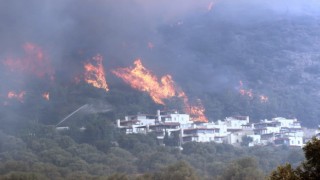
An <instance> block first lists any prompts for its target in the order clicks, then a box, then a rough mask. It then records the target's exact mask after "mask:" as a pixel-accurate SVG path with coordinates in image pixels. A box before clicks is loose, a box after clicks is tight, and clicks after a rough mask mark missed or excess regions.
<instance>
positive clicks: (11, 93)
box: [7, 91, 26, 102]
mask: <svg viewBox="0 0 320 180" xmlns="http://www.w3.org/2000/svg"><path fill="white" fill-rule="evenodd" d="M25 95H26V92H25V91H21V92H20V93H16V92H14V91H9V92H8V96H7V97H8V98H9V99H17V100H18V101H20V102H23V101H24V96H25Z"/></svg>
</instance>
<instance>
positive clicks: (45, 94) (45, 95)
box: [42, 92, 50, 101]
mask: <svg viewBox="0 0 320 180" xmlns="http://www.w3.org/2000/svg"><path fill="white" fill-rule="evenodd" d="M42 97H43V98H44V99H45V100H47V101H49V100H50V94H49V92H44V93H43V94H42Z"/></svg>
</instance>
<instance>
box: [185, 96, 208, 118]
mask: <svg viewBox="0 0 320 180" xmlns="http://www.w3.org/2000/svg"><path fill="white" fill-rule="evenodd" d="M179 97H180V98H182V99H183V103H184V108H185V111H186V112H187V113H188V114H189V115H190V118H191V120H192V121H195V122H205V123H206V122H208V118H207V117H206V115H205V111H206V110H205V108H204V106H203V105H202V103H201V100H200V99H198V101H197V105H190V104H189V99H188V97H187V96H186V94H185V93H184V92H180V94H179Z"/></svg>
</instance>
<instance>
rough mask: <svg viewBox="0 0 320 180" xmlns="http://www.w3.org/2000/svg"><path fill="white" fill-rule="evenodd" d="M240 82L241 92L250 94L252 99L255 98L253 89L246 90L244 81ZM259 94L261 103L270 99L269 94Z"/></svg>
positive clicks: (245, 94) (243, 94)
mask: <svg viewBox="0 0 320 180" xmlns="http://www.w3.org/2000/svg"><path fill="white" fill-rule="evenodd" d="M239 84H240V88H239V93H240V94H241V95H242V96H248V97H250V99H253V97H254V96H256V95H255V94H254V93H253V92H252V89H250V90H246V89H244V88H243V83H242V81H240V82H239ZM258 96H259V99H260V102H261V103H266V102H268V100H269V98H268V96H265V95H258Z"/></svg>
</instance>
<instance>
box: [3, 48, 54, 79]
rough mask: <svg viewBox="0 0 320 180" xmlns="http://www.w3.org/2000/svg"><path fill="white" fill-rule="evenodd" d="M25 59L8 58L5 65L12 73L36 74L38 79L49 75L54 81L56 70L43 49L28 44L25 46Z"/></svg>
mask: <svg viewBox="0 0 320 180" xmlns="http://www.w3.org/2000/svg"><path fill="white" fill-rule="evenodd" d="M23 50H24V53H25V55H24V57H22V58H7V59H6V60H5V61H4V65H5V66H7V67H8V68H9V69H10V70H11V71H18V72H22V73H30V74H35V75H36V76H38V77H41V78H42V77H44V76H46V75H48V76H49V77H50V78H51V80H52V79H54V70H53V68H52V67H51V64H50V61H49V58H48V57H47V56H46V55H45V54H44V52H43V51H42V49H41V48H40V47H38V46H37V45H35V44H32V43H26V44H24V45H23Z"/></svg>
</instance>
